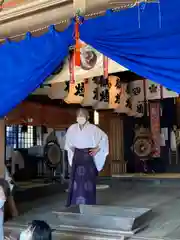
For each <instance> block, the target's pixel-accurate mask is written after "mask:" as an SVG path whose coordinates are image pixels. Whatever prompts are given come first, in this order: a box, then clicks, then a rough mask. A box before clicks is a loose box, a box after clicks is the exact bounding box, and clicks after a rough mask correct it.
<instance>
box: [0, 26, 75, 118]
mask: <svg viewBox="0 0 180 240" xmlns="http://www.w3.org/2000/svg"><path fill="white" fill-rule="evenodd" d="M72 31H73V26H72V25H71V26H70V27H69V28H68V29H66V30H65V31H64V32H62V33H58V32H57V31H55V30H54V28H53V27H50V29H49V31H48V32H47V33H45V34H44V35H42V36H40V37H32V36H31V35H30V34H29V33H27V35H26V38H25V39H24V40H22V41H20V42H8V41H7V42H5V43H4V44H3V45H2V46H0V117H3V116H5V115H6V114H7V113H8V112H9V111H10V110H12V108H14V107H15V106H16V105H17V104H18V103H20V102H21V101H22V100H24V99H25V98H26V97H27V96H28V95H29V94H30V93H31V92H32V91H34V90H35V89H36V88H37V87H38V86H39V85H40V84H41V83H42V82H43V81H44V80H45V79H46V78H47V77H48V76H49V75H50V74H51V73H52V72H53V71H54V70H55V69H56V68H57V66H58V65H59V64H60V62H61V61H62V60H64V58H65V57H66V56H67V55H68V53H69V52H68V51H69V49H68V48H69V46H70V45H71V44H72V43H73V39H72Z"/></svg>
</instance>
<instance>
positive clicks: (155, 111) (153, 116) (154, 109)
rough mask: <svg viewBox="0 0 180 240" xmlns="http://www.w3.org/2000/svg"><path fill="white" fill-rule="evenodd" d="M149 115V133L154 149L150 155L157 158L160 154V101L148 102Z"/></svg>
mask: <svg viewBox="0 0 180 240" xmlns="http://www.w3.org/2000/svg"><path fill="white" fill-rule="evenodd" d="M149 115H150V127H151V134H152V139H153V143H154V151H153V155H152V157H154V158H159V157H160V156H161V146H160V145H161V144H160V134H161V128H160V102H149Z"/></svg>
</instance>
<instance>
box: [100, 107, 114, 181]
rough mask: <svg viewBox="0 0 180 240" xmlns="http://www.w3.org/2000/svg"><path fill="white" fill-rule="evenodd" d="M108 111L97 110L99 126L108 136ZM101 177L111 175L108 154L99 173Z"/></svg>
mask: <svg viewBox="0 0 180 240" xmlns="http://www.w3.org/2000/svg"><path fill="white" fill-rule="evenodd" d="M110 115H111V114H110V113H109V112H108V111H100V112H99V127H100V128H101V129H102V130H103V131H104V132H105V133H106V134H107V135H108V137H109V127H110V119H109V117H110ZM99 176H101V177H109V176H111V161H110V157H109V156H108V157H107V159H106V163H105V166H104V168H103V170H102V171H101V172H100V173H99Z"/></svg>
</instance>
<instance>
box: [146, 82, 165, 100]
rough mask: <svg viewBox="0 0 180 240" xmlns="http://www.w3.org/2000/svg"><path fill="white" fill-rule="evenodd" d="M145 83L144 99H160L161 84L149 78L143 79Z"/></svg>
mask: <svg viewBox="0 0 180 240" xmlns="http://www.w3.org/2000/svg"><path fill="white" fill-rule="evenodd" d="M145 84H146V100H156V99H161V86H160V84H158V83H155V82H153V81H150V80H145Z"/></svg>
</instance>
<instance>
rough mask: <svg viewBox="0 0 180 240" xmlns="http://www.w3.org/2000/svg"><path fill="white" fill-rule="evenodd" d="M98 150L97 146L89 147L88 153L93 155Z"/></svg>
mask: <svg viewBox="0 0 180 240" xmlns="http://www.w3.org/2000/svg"><path fill="white" fill-rule="evenodd" d="M99 150H100V148H99V147H95V148H91V149H90V150H89V154H90V155H91V156H95V155H96V154H97V153H98V152H99Z"/></svg>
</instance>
